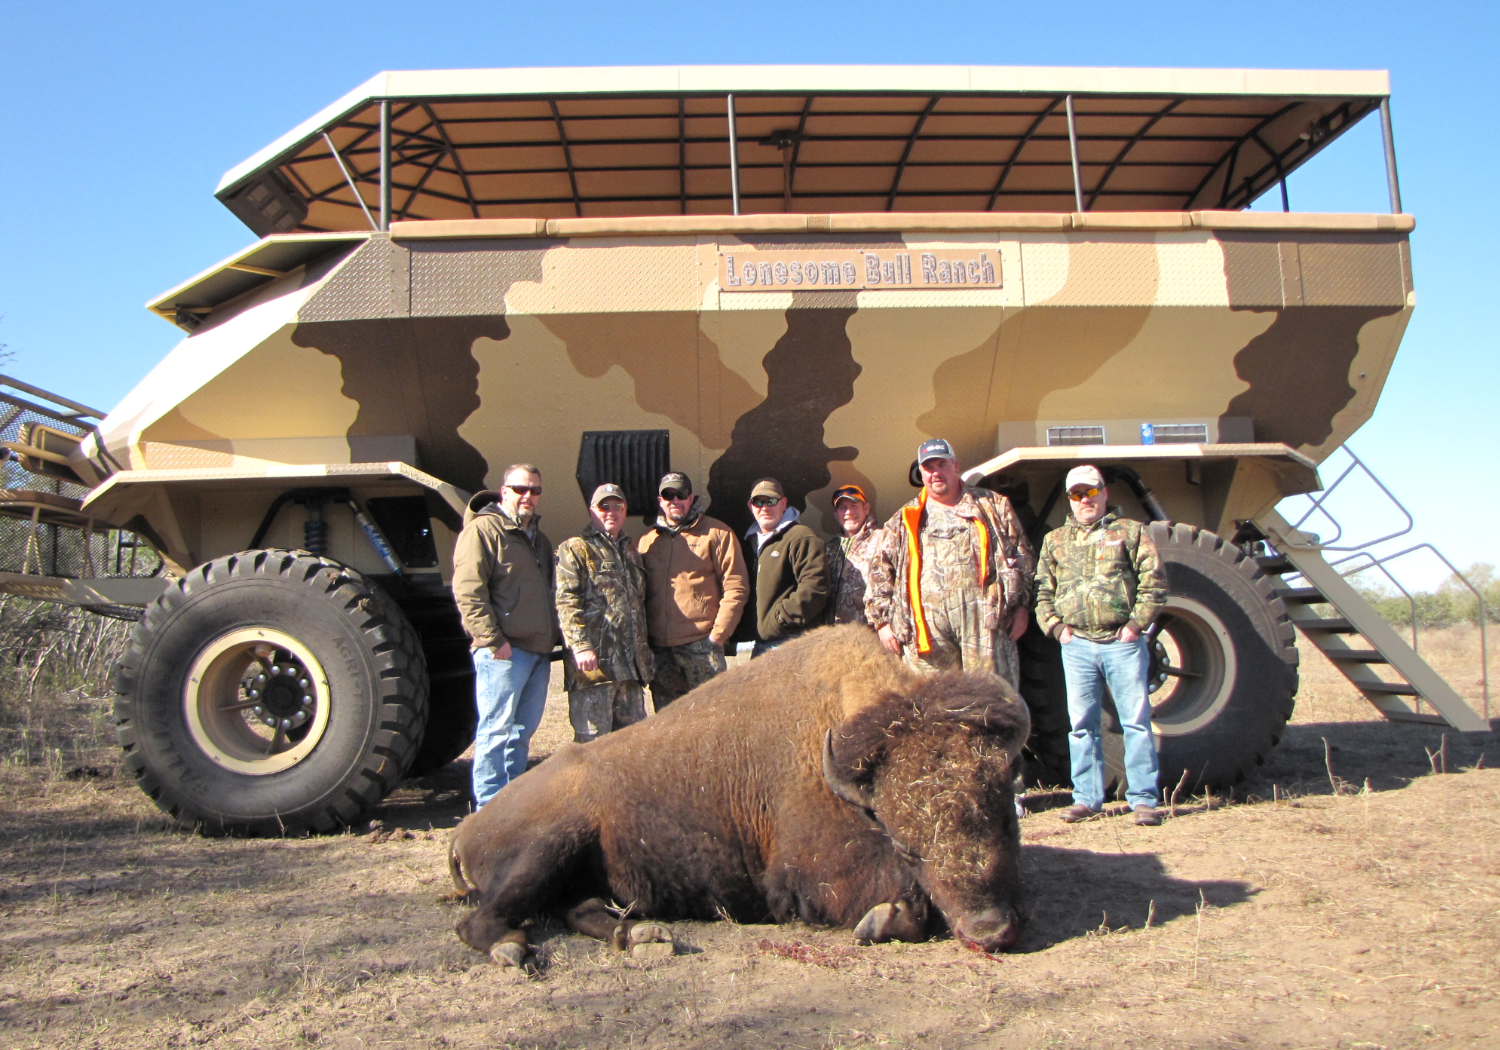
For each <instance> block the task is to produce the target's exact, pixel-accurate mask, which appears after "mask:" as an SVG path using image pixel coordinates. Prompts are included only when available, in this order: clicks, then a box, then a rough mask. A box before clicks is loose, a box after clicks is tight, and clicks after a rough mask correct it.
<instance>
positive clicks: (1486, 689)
mask: <svg viewBox="0 0 1500 1050" xmlns="http://www.w3.org/2000/svg"><path fill="white" fill-rule="evenodd" d="M1343 451H1344V453H1345V454H1346V455H1347V456H1348V457H1349V461H1350V462H1349V465H1348V466H1347V467H1345V468H1344V471H1343V473H1341V474H1339V476H1338V477H1337V478H1335V479H1334V481H1333V484H1331V485H1329V486H1328V487H1327V488H1325V489H1324V490H1323V492H1322V494H1321V495H1319V496H1317V497H1313V496H1308V499H1309V500H1311V502H1312V506H1310V507H1309V508H1308V509H1307V512H1306V513H1305V514H1303V515H1302V517H1300V518H1298V519H1297V520H1296V521H1295V522H1294V523H1293V526H1292V527H1293V528H1295V529H1298V530H1299V531H1300V530H1302V526H1303V525H1304V523H1306V522H1307V520H1308V519H1309V518H1311V517H1312V516H1313V515H1314V514H1321V515H1322V516H1323V518H1324V519H1326V520H1327V521H1328V522H1329V524H1331V525H1332V526H1333V528H1334V534H1333V537H1332V542H1323V541H1322V540H1321V538H1320V539H1319V540H1318V542H1317V546H1318V548H1319V549H1320V550H1323V551H1337V552H1349V553H1348V554H1347V556H1346V557H1343V558H1339V559H1337V560H1335V561H1332V562H1329V564H1330V565H1332V566H1333V567H1334V568H1335V569H1338V567H1339V566H1340V565H1343V564H1344V563H1345V562H1349V561H1353V560H1356V559H1361V558H1362V559H1365V561H1366V564H1363V565H1359V566H1357V567H1355V568H1352V569H1349V570H1347V571H1340V572H1339V575H1340V576H1343V577H1346V578H1347V577H1351V576H1357V575H1359V574H1360V573H1362V572H1368V571H1369V570H1371V569H1378V570H1380V572H1381V573H1382V574H1383V575H1384V576H1385V578H1386V579H1387V580H1389V581H1390V582H1391V583H1392V584H1393V585H1394V586H1395V588H1396V589H1397V590H1398V591H1400V592H1401V594H1402V595H1403V596H1405V598H1406V600H1407V604H1408V606H1409V607H1410V609H1411V639H1412V640H1411V647H1412V651H1413V652H1417V653H1419V654H1420V649H1419V648H1418V645H1419V637H1418V632H1419V630H1420V622H1419V621H1420V617H1419V616H1418V614H1417V601H1416V598H1415V596H1413V595H1412V593H1411V592H1410V591H1409V590H1407V589H1406V587H1404V586H1403V585H1402V584H1401V581H1400V580H1398V579H1397V578H1396V576H1395V574H1394V573H1392V572H1391V570H1390V563H1392V562H1394V561H1396V560H1397V559H1398V558H1404V557H1406V556H1407V555H1408V554H1414V553H1416V552H1418V551H1429V552H1431V553H1432V554H1433V555H1434V556H1435V557H1436V558H1437V559H1438V560H1439V561H1441V562H1442V563H1443V565H1444V566H1446V567H1447V569H1448V571H1449V572H1450V573H1452V575H1453V578H1454V579H1456V580H1457V581H1458V582H1459V583H1461V584H1463V585H1464V586H1465V587H1466V588H1468V590H1469V592H1470V593H1471V594H1473V595H1474V599H1475V601H1477V602H1478V603H1479V604H1478V616H1477V617H1476V619H1477V621H1478V627H1479V668H1480V671H1479V682H1480V689H1481V692H1482V695H1483V698H1484V717H1485V720H1486V721H1488V720H1489V717H1490V658H1489V638H1488V631H1487V627H1488V624H1489V607H1488V605H1487V604H1486V603H1485V600H1484V595H1483V594H1482V593H1481V592H1480V590H1479V588H1478V587H1476V586H1474V584H1473V582H1472V581H1471V580H1470V579H1469V578H1468V577H1467V576H1465V575H1464V574H1463V573H1462V572H1460V571H1459V569H1458V566H1456V565H1454V564H1453V562H1451V561H1449V560H1448V557H1447V555H1445V554H1444V553H1443V552H1442V551H1440V550H1438V549H1437V547H1435V546H1434V545H1433V544H1431V543H1417V544H1413V545H1412V546H1410V547H1405V548H1403V549H1401V550H1398V551H1393V552H1391V553H1389V554H1382V555H1380V556H1379V557H1377V556H1376V555H1375V554H1374V553H1373V552H1371V550H1370V548H1372V547H1376V546H1378V545H1380V544H1382V543H1387V542H1389V541H1391V540H1394V539H1399V538H1400V537H1402V536H1405V535H1407V534H1408V533H1409V532H1411V530H1412V529H1413V528H1415V526H1416V521H1415V519H1414V518H1413V517H1412V514H1411V511H1409V510H1407V509H1406V506H1405V505H1404V504H1403V503H1402V502H1401V501H1400V500H1399V499H1397V498H1396V494H1395V493H1394V492H1392V491H1391V490H1390V489H1389V488H1387V487H1386V485H1385V483H1384V482H1383V481H1381V480H1380V478H1378V477H1376V476H1375V472H1374V471H1372V470H1371V469H1370V468H1369V467H1368V466H1367V465H1366V464H1365V462H1364V460H1362V459H1360V458H1359V456H1357V455H1355V453H1354V450H1353V449H1352V448H1350V447H1349V446H1348V445H1344V446H1343ZM1356 471H1359V472H1360V473H1362V474H1363V475H1364V476H1365V477H1366V478H1368V479H1369V480H1370V482H1371V483H1372V484H1374V485H1375V487H1376V488H1378V489H1379V490H1380V491H1381V493H1383V494H1384V495H1385V497H1386V499H1388V500H1389V501H1390V503H1391V505H1392V506H1393V507H1395V508H1396V510H1397V511H1399V512H1400V514H1401V516H1402V517H1403V518H1405V519H1406V525H1405V527H1404V528H1401V529H1398V530H1396V531H1395V532H1389V533H1386V534H1385V535H1384V536H1377V537H1376V538H1375V539H1372V540H1365V541H1364V542H1363V543H1356V544H1352V545H1347V546H1343V545H1339V544H1338V541H1339V540H1342V539H1343V537H1344V526H1343V523H1342V522H1340V521H1339V520H1338V518H1336V517H1334V515H1333V513H1332V512H1331V511H1330V510H1329V509H1328V506H1327V503H1328V499H1329V497H1331V496H1332V495H1333V493H1334V491H1335V490H1336V489H1337V488H1338V487H1339V486H1340V485H1341V484H1343V483H1344V481H1345V480H1346V479H1347V478H1348V477H1349V476H1350V475H1352V474H1354V473H1355V472H1356ZM1420 699H1421V698H1420V697H1419V698H1418V702H1419V703H1420Z"/></svg>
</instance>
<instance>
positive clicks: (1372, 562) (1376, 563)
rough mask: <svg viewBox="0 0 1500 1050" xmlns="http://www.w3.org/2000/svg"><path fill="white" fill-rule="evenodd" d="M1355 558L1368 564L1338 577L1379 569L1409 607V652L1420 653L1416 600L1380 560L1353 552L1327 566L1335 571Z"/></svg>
mask: <svg viewBox="0 0 1500 1050" xmlns="http://www.w3.org/2000/svg"><path fill="white" fill-rule="evenodd" d="M1355 558H1368V559H1369V564H1368V565H1360V566H1357V567H1356V568H1353V569H1350V570H1348V571H1347V572H1345V571H1340V572H1339V575H1340V576H1342V577H1344V579H1346V580H1347V579H1348V578H1349V577H1351V576H1357V575H1359V574H1360V573H1362V572H1365V571H1366V570H1369V569H1379V570H1380V571H1381V572H1382V573H1383V574H1384V575H1385V578H1386V579H1388V580H1390V581H1391V584H1392V585H1393V586H1394V587H1395V588H1396V590H1398V591H1400V592H1401V593H1402V595H1404V596H1405V598H1406V604H1407V605H1409V606H1410V607H1411V651H1412V652H1414V653H1420V652H1421V650H1420V649H1419V648H1418V647H1417V599H1416V598H1415V597H1413V596H1412V593H1411V591H1408V590H1407V589H1406V588H1405V587H1403V586H1402V585H1401V581H1400V580H1398V579H1396V577H1395V575H1394V574H1393V573H1392V572H1391V570H1390V569H1388V568H1386V566H1385V565H1384V564H1383V563H1382V562H1381V560H1380V559H1379V558H1377V557H1375V555H1373V554H1371V553H1370V552H1369V551H1355V552H1354V553H1353V554H1348V555H1345V556H1344V557H1342V558H1340V559H1338V560H1337V561H1331V562H1329V563H1328V564H1329V565H1331V566H1333V567H1334V568H1335V569H1338V567H1339V566H1340V565H1342V564H1344V563H1345V562H1347V561H1353V560H1354V559H1355Z"/></svg>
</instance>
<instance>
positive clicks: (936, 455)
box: [917, 438, 958, 463]
mask: <svg viewBox="0 0 1500 1050" xmlns="http://www.w3.org/2000/svg"><path fill="white" fill-rule="evenodd" d="M929 459H951V460H954V461H955V462H957V460H958V457H957V456H955V455H954V454H953V446H952V445H950V444H948V442H946V441H944V440H943V439H942V438H930V439H929V440H927V441H924V442H922V444H921V445H920V446H918V448H917V462H918V463H926V462H927V461H928V460H929Z"/></svg>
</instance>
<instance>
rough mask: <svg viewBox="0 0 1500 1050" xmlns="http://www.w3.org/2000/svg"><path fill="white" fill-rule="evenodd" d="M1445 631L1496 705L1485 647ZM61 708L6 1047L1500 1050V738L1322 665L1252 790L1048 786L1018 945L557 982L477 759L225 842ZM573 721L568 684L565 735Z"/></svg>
mask: <svg viewBox="0 0 1500 1050" xmlns="http://www.w3.org/2000/svg"><path fill="white" fill-rule="evenodd" d="M1425 644H1428V643H1424V645H1425ZM1432 644H1433V645H1434V648H1433V649H1432V650H1431V651H1432V652H1433V654H1434V657H1435V658H1436V659H1437V660H1438V662H1439V663H1440V664H1441V665H1443V666H1444V670H1445V671H1447V672H1449V673H1450V676H1451V677H1452V678H1453V679H1455V680H1458V681H1460V682H1461V684H1462V687H1463V689H1464V690H1465V691H1466V692H1469V693H1471V694H1472V695H1475V696H1476V697H1477V682H1476V679H1477V663H1478V662H1477V645H1476V644H1475V642H1474V639H1473V638H1472V636H1470V635H1467V634H1465V633H1464V632H1463V631H1450V632H1447V633H1446V634H1445V635H1443V636H1442V637H1441V638H1439V639H1437V640H1436V641H1435V642H1433V643H1432ZM1444 646H1446V648H1444ZM60 707H61V708H64V709H65V710H63V711H62V714H61V715H58V714H56V713H54V715H53V717H54V719H55V718H59V717H67V718H71V719H72V720H73V721H74V722H75V723H77V724H78V725H81V726H84V727H85V728H88V727H92V729H91V732H92V734H93V735H92V736H89V735H88V734H87V733H85V734H84V737H83V743H82V744H80V743H78V742H77V740H76V739H75V741H74V743H73V744H72V745H71V746H70V747H64V746H63V745H62V743H61V742H60V741H61V740H62V739H63V735H60V731H59V730H58V729H57V727H56V725H54V726H53V727H52V728H51V729H50V730H49V729H48V727H47V726H46V725H44V724H42V723H43V722H45V719H43V718H41V717H40V716H38V717H36V718H31V717H30V715H28V722H27V732H28V733H30V736H29V737H28V739H27V741H26V742H25V747H24V748H22V747H20V746H19V745H16V746H12V747H10V749H9V751H8V752H7V754H8V755H9V756H10V759H9V761H8V762H7V763H6V764H4V765H0V833H3V836H4V839H3V841H4V843H5V846H6V848H5V850H4V852H3V855H0V1045H4V1046H15V1047H29V1046H63V1045H65V1046H69V1047H110V1048H113V1047H137V1046H139V1047H159V1046H183V1047H186V1046H215V1047H224V1046H241V1045H251V1046H257V1047H262V1046H263V1047H293V1046H299V1047H300V1046H319V1047H325V1046H326V1047H349V1048H354V1047H372V1046H377V1045H385V1046H403V1047H404V1046H412V1047H429V1046H431V1047H468V1046H497V1047H499V1046H514V1047H537V1048H542V1047H546V1048H553V1047H558V1048H561V1047H585V1046H588V1047H597V1046H621V1047H625V1046H642V1047H676V1046H684V1047H714V1048H721V1047H740V1046H773V1047H796V1048H803V1050H834V1048H861V1047H874V1046H897V1047H933V1048H938V1047H947V1048H963V1047H997V1046H1004V1047H1006V1048H1015V1047H1033V1046H1038V1047H1041V1046H1058V1047H1134V1046H1139V1047H1151V1048H1153V1050H1154V1048H1163V1050H1167V1048H1177V1047H1202V1046H1242V1047H1261V1046H1266V1047H1343V1048H1350V1050H1353V1048H1363V1050H1374V1048H1376V1047H1388V1048H1395V1047H1438V1046H1461V1047H1470V1046H1496V1045H1500V1002H1497V996H1500V772H1497V771H1496V770H1494V769H1493V768H1490V767H1491V766H1492V765H1497V764H1500V746H1497V744H1496V739H1495V737H1494V736H1493V735H1492V734H1491V735H1488V736H1483V737H1479V738H1464V737H1461V736H1459V735H1458V734H1454V733H1451V732H1450V733H1448V734H1447V741H1446V755H1444V754H1443V734H1442V733H1441V732H1440V731H1439V730H1438V729H1435V728H1431V727H1427V726H1414V725H1395V724H1390V723H1385V722H1381V721H1372V720H1371V718H1372V715H1373V710H1372V709H1371V708H1370V707H1369V706H1368V705H1367V704H1365V703H1364V701H1363V700H1361V699H1360V698H1359V697H1358V694H1356V693H1354V692H1353V691H1352V690H1351V689H1350V688H1349V687H1348V686H1347V685H1346V684H1344V683H1343V680H1342V679H1341V678H1339V677H1338V676H1337V674H1336V672H1334V671H1333V670H1332V669H1331V668H1330V667H1329V666H1328V665H1327V664H1326V663H1325V662H1324V661H1322V659H1321V657H1319V656H1318V655H1317V654H1316V653H1313V654H1311V656H1309V657H1307V658H1306V659H1305V661H1304V670H1303V688H1302V692H1301V695H1300V697H1299V703H1298V710H1297V716H1296V718H1295V720H1294V724H1293V725H1292V726H1291V727H1289V730H1288V732H1287V735H1286V737H1285V739H1284V740H1283V742H1282V744H1281V746H1280V747H1279V748H1278V749H1277V750H1276V752H1275V753H1274V754H1273V756H1272V757H1271V759H1270V760H1269V761H1268V762H1267V764H1266V765H1265V767H1264V769H1263V771H1262V773H1261V775H1260V776H1258V777H1257V778H1255V779H1254V780H1253V781H1252V782H1247V783H1246V784H1244V785H1242V787H1241V790H1239V791H1237V792H1236V794H1235V796H1234V798H1233V799H1222V798H1198V799H1194V800H1191V801H1190V802H1188V803H1186V804H1183V805H1179V807H1178V808H1177V812H1176V815H1175V817H1172V818H1170V819H1168V820H1167V821H1166V822H1165V824H1164V825H1163V826H1162V827H1159V828H1137V827H1134V826H1133V825H1131V824H1129V823H1127V821H1126V820H1123V819H1107V820H1101V821H1096V822H1093V823H1091V824H1085V825H1081V826H1075V827H1066V826H1064V825H1062V824H1061V823H1060V822H1059V821H1058V820H1057V818H1056V815H1055V812H1053V811H1051V810H1050V809H1049V808H1048V807H1052V809H1055V807H1056V806H1058V805H1061V804H1063V803H1064V802H1065V799H1064V798H1062V797H1060V796H1057V795H1046V794H1037V795H1035V796H1034V797H1032V798H1030V800H1029V802H1030V805H1031V806H1032V808H1033V810H1035V812H1033V813H1032V815H1029V816H1027V817H1026V818H1025V820H1024V821H1023V822H1022V834H1023V839H1024V843H1025V849H1024V859H1023V869H1024V872H1025V877H1026V881H1027V885H1028V887H1029V893H1030V909H1031V914H1030V923H1029V926H1028V928H1027V932H1026V934H1025V936H1024V938H1023V940H1022V942H1021V945H1020V947H1019V950H1017V951H1015V952H1013V953H1010V954H1007V955H1004V956H1001V957H997V958H990V957H985V956H981V955H978V954H975V953H973V952H969V951H966V950H964V949H963V948H961V947H960V946H958V945H957V944H955V943H954V942H953V941H951V940H937V941H932V942H929V943H926V944H919V945H885V946H874V947H867V948H856V947H854V945H853V942H852V940H851V937H850V935H849V934H848V933H847V932H839V931H827V930H821V929H814V928H808V927H804V926H798V925H791V926H737V925H733V924H730V923H727V922H721V923H684V924H680V925H679V926H678V927H677V933H678V936H679V940H680V942H681V943H680V953H679V954H678V955H676V956H675V957H672V958H667V959H659V960H652V961H643V962H637V961H633V960H631V959H629V958H628V957H625V956H622V955H619V954H617V953H615V952H613V951H612V950H610V949H607V948H605V947H604V946H602V945H599V944H597V943H595V942H591V941H588V940H585V939H583V938H581V937H578V936H575V935H571V934H567V933H564V932H562V931H561V930H557V929H553V930H548V931H545V932H544V939H543V943H542V948H541V956H542V960H543V963H544V967H543V972H542V974H541V975H540V976H539V977H537V978H534V979H517V978H514V977H512V976H510V974H513V973H514V971H501V970H500V969H498V968H497V967H495V966H493V965H492V964H491V963H489V961H488V960H487V959H485V958H484V957H482V956H479V955H477V954H475V953H473V952H471V951H470V950H469V949H467V948H465V947H464V946H463V945H462V944H460V943H459V942H458V940H457V939H456V938H455V937H454V936H453V933H452V925H453V923H454V922H455V921H456V920H457V919H458V918H459V916H460V914H461V909H460V907H458V906H455V905H452V904H447V903H441V902H440V901H439V899H438V898H439V896H440V895H441V894H443V893H444V892H445V891H446V890H447V889H448V888H449V887H448V878H447V872H446V866H445V844H446V840H447V837H448V834H449V829H451V828H452V827H453V825H454V824H455V823H456V822H457V820H458V819H459V817H460V816H461V815H462V783H463V775H464V774H465V773H466V766H464V765H462V764H458V765H454V766H450V767H449V768H448V769H447V770H445V771H444V772H443V773H441V774H439V775H437V776H434V777H431V778H428V779H426V780H422V781H420V782H415V783H408V784H407V785H405V786H404V787H403V788H402V789H401V790H400V791H399V792H398V793H397V794H396V795H394V796H392V798H390V799H389V800H388V801H387V802H386V804H385V805H384V806H382V807H381V809H380V811H379V812H377V813H376V814H374V818H375V820H376V821H377V822H378V824H377V825H376V826H375V827H374V830H373V831H368V832H363V833H360V834H355V833H348V834H344V835H340V836H332V837H325V838H310V839H296V840H264V839H262V840H234V839H218V840H210V839H202V838H198V837H195V836H193V835H190V834H184V833H181V832H177V831H170V830H166V829H165V828H164V826H163V822H162V819H161V817H160V815H159V814H158V812H157V811H156V810H155V808H154V807H153V806H151V805H150V803H149V802H147V800H146V799H145V798H144V796H142V795H141V793H140V792H139V791H138V790H137V789H136V788H135V786H134V785H133V783H132V782H131V781H130V780H129V779H128V778H125V777H122V776H119V775H116V774H115V773H114V769H113V767H114V763H115V756H114V754H113V753H112V751H111V750H110V749H108V748H107V747H105V746H103V745H104V743H105V739H104V732H106V731H107V726H105V725H104V724H103V719H102V718H101V715H100V709H99V702H97V701H95V702H92V703H90V702H87V701H74V702H72V703H71V704H62V705H60ZM38 710H40V708H39V709H38ZM48 732H51V733H52V734H53V735H52V736H51V737H48V736H47V733H48ZM12 735H14V734H12ZM568 735H569V734H568V730H567V724H566V711H565V703H564V702H562V698H561V697H554V699H553V702H552V703H551V704H549V709H548V714H547V721H546V724H545V726H544V728H543V730H542V732H541V733H539V735H538V738H537V741H536V748H535V750H536V752H537V753H545V752H547V751H549V750H550V749H552V748H554V747H556V746H557V745H558V744H559V743H560V742H562V741H563V740H565V739H567V738H568ZM37 740H41V741H42V742H43V743H42V745H41V746H38V745H37V744H36V741H37ZM48 741H50V742H51V743H50V744H49V743H48ZM1325 742H1326V750H1325ZM12 743H14V741H13V742H12ZM1431 753H1435V754H1431ZM1444 763H1446V769H1447V773H1446V775H1444V774H1443V773H1441V772H1440V770H1441V769H1442V768H1443V765H1444ZM1435 770H1436V771H1437V772H1435Z"/></svg>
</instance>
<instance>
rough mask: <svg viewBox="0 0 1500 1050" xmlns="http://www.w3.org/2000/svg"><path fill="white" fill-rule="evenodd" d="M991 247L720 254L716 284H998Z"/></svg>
mask: <svg viewBox="0 0 1500 1050" xmlns="http://www.w3.org/2000/svg"><path fill="white" fill-rule="evenodd" d="M1000 284H1001V275H1000V253H999V251H997V250H995V249H984V250H965V249H942V250H934V251H925V252H923V251H917V252H913V251H905V250H882V251H864V250H859V249H855V250H838V249H835V250H829V251H769V252H761V251H755V250H754V249H751V250H748V251H746V250H736V251H732V252H725V251H721V252H719V287H720V288H721V289H722V290H724V291H730V292H763V291H768V290H771V289H775V290H777V291H782V290H792V289H796V290H798V291H804V292H820V291H839V290H845V289H859V290H863V291H871V290H876V289H882V288H891V289H897V288H900V289H905V290H910V289H913V288H954V287H966V288H999V287H1000Z"/></svg>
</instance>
